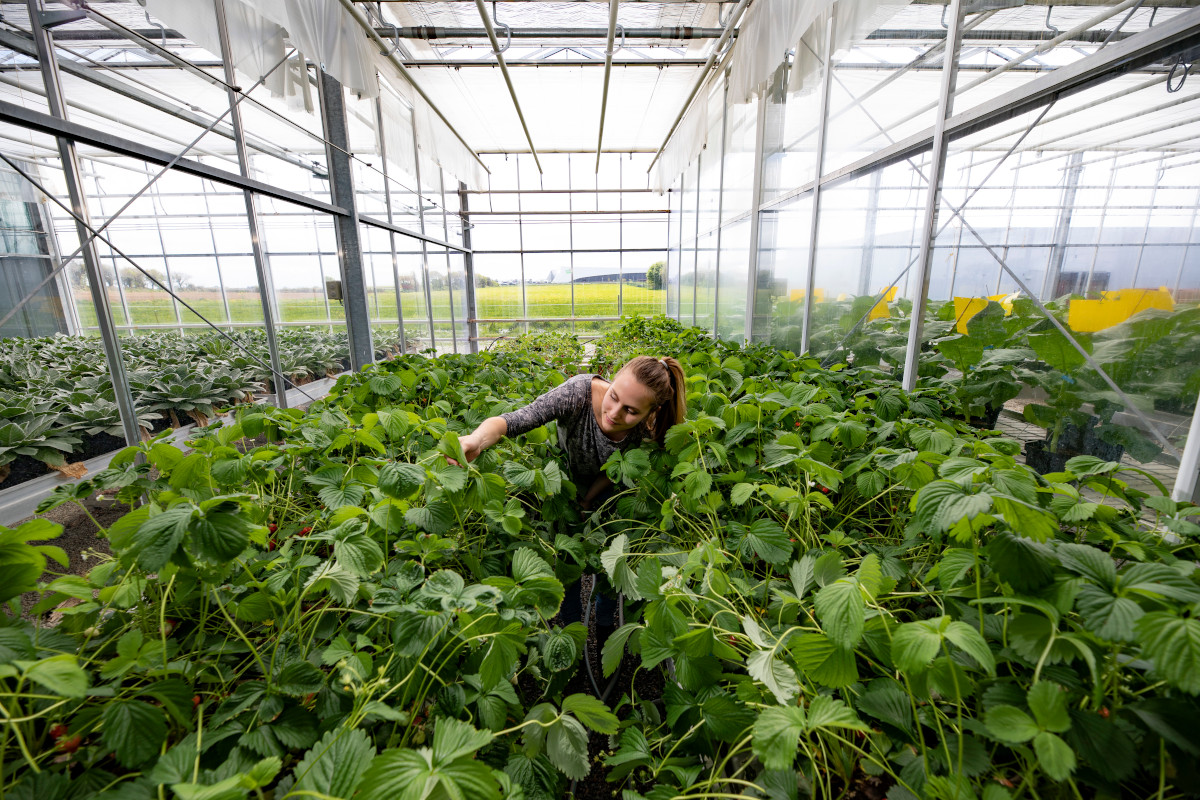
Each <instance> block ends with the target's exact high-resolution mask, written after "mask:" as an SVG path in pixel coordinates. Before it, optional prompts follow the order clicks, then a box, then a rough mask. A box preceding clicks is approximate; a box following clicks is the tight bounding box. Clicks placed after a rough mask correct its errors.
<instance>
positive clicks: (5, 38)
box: [0, 30, 312, 169]
mask: <svg viewBox="0 0 1200 800" xmlns="http://www.w3.org/2000/svg"><path fill="white" fill-rule="evenodd" d="M57 38H58V37H57V36H56V37H55V39H57ZM56 43H57V42H56ZM0 47H7V48H8V49H10V50H12V51H14V52H17V53H21V54H22V55H26V56H29V57H30V58H37V53H36V50H35V49H34V46H33V42H32V41H31V40H30V39H27V38H25V37H24V36H19V35H18V34H15V33H10V32H9V31H5V30H0ZM56 60H57V61H58V68H59V69H60V70H62V71H63V72H65V73H67V74H68V75H71V76H72V77H75V78H80V79H82V80H85V81H88V82H89V83H93V84H95V85H97V86H101V87H103V88H105V89H108V90H109V91H111V92H115V93H117V94H119V95H121V96H123V97H128V98H129V99H130V100H136V101H138V102H139V103H144V104H145V105H147V106H149V107H150V108H153V109H155V110H156V111H161V112H163V113H164V114H170V115H171V116H173V117H176V118H177V119H181V120H183V121H184V122H190V123H192V124H193V125H196V126H198V127H201V128H207V127H208V126H209V124H210V123H211V122H212V120H211V119H206V118H205V117H203V116H201V115H200V114H197V113H195V112H194V111H192V110H191V109H189V108H184V107H181V106H177V105H173V104H171V103H168V102H167V101H165V100H161V99H159V98H157V97H155V96H154V95H152V94H150V93H149V92H146V91H143V90H141V89H139V88H137V87H136V86H134V85H132V84H130V83H126V82H125V81H121V80H117V79H116V78H112V77H110V76H108V75H105V74H104V71H103V70H99V69H93V68H91V67H88V66H86V65H84V64H83V63H81V62H78V61H73V60H71V59H69V58H66V57H64V56H61V55H59V56H58V57H57V59H56ZM107 66H109V65H106V68H107ZM168 66H171V67H172V68H173V69H175V68H176V67H175V65H173V64H170V65H168ZM217 66H218V67H220V66H221V65H220V63H219V62H218V63H217ZM0 71H8V70H7V69H0ZM13 71H28V68H27V67H22V68H20V69H19V70H13ZM213 133H216V134H217V135H218V136H223V137H225V138H226V139H229V140H230V141H232V140H233V138H234V137H233V128H231V127H230V126H228V125H224V124H219V125H217V126H216V127H214V128H213ZM246 144H247V145H249V146H250V147H252V148H254V149H255V150H257V151H259V152H260V153H265V154H267V155H270V156H273V157H274V158H278V159H280V160H282V161H286V162H288V163H290V164H294V165H295V166H298V167H300V168H302V169H312V163H311V162H307V161H303V160H301V159H300V158H297V157H296V156H295V155H293V154H291V153H289V152H287V151H285V150H283V149H281V148H279V147H276V146H274V145H271V144H269V143H266V142H262V141H260V140H259V139H258V138H257V137H253V136H248V137H247V138H246Z"/></svg>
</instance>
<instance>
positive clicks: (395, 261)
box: [375, 97, 408, 353]
mask: <svg viewBox="0 0 1200 800" xmlns="http://www.w3.org/2000/svg"><path fill="white" fill-rule="evenodd" d="M375 130H376V132H377V135H378V137H379V167H380V169H381V171H382V172H383V204H384V206H385V207H386V208H387V221H388V225H395V224H396V221H395V218H394V217H393V213H392V180H391V178H390V177H389V176H388V160H387V142H386V141H385V137H384V135H383V102H382V101H381V100H380V99H379V97H376V98H375ZM388 249H389V250H390V251H391V253H392V283H393V284H394V286H393V289H395V292H396V325H397V326H399V331H398V333H399V336H400V352H401V353H407V352H408V342H407V341H406V340H405V338H404V303H403V300H402V296H401V294H400V257H399V256H397V255H396V232H395V231H388Z"/></svg>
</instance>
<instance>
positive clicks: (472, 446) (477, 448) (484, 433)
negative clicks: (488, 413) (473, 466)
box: [458, 417, 508, 461]
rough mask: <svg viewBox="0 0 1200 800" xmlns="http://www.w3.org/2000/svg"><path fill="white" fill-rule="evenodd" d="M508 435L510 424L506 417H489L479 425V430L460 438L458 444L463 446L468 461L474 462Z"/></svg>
mask: <svg viewBox="0 0 1200 800" xmlns="http://www.w3.org/2000/svg"><path fill="white" fill-rule="evenodd" d="M506 433H508V423H507V422H506V421H505V420H504V417H488V418H487V419H485V420H484V421H483V422H481V423H480V424H479V427H478V428H476V429H475V430H473V431H471V432H470V433H469V434H467V435H466V436H462V437H460V438H459V440H458V443H459V444H461V445H462V449H463V454H465V455H466V457H467V461H474V460H475V459H476V458H479V454H480V453H482V452H483V451H484V450H487V449H488V448H489V447H491V446H492V445H494V444H495V443H496V442H498V441H500V439H501V438H503V436H504V435H505V434H506Z"/></svg>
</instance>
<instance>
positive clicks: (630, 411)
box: [600, 372, 655, 434]
mask: <svg viewBox="0 0 1200 800" xmlns="http://www.w3.org/2000/svg"><path fill="white" fill-rule="evenodd" d="M654 407H655V403H654V395H653V394H651V393H650V390H649V389H648V388H647V387H645V386H643V385H642V384H641V383H639V382H638V380H637V378H635V377H633V375H632V374H630V373H628V372H622V373H620V374H619V375H617V377H616V378H614V379H613V382H612V383H611V384H609V386H608V390H607V391H606V392H605V393H604V400H603V401H601V403H600V430H602V431H604V432H605V433H607V434H612V433H624V432H625V431H628V430H631V429H633V428H636V427H637V426H638V425H640V424H641V422H642V421H643V420H644V419H646V417H648V416H649V415H650V412H651V411H653V410H654Z"/></svg>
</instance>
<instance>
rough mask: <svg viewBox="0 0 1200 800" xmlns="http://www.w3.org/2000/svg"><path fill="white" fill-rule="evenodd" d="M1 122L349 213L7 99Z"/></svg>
mask: <svg viewBox="0 0 1200 800" xmlns="http://www.w3.org/2000/svg"><path fill="white" fill-rule="evenodd" d="M0 122H5V123H8V124H10V125H16V126H17V127H19V128H27V129H29V130H31V131H36V132H37V133H44V134H47V135H49V136H57V137H60V138H63V139H70V140H71V141H73V142H75V143H76V144H81V145H87V146H89V147H96V148H99V149H101V150H106V151H108V152H110V153H115V154H117V155H120V156H128V157H130V158H136V159H139V160H141V161H147V162H149V163H151V164H158V165H160V166H163V165H166V164H171V163H174V164H175V166H174V167H172V169H176V170H178V171H180V172H184V173H187V174H189V175H195V176H196V177H198V178H204V179H206V180H210V181H214V182H216V183H220V184H224V185H225V186H233V187H235V188H238V189H249V190H250V191H252V192H254V193H256V194H261V195H263V196H264V197H273V198H275V199H276V200H282V201H284V202H285V203H294V204H295V205H298V206H301V207H303V208H308V209H311V210H313V211H321V212H324V213H326V214H337V215H341V216H345V215H346V214H348V213H349V212H348V211H346V209H344V208H342V207H341V206H335V205H333V204H331V203H326V202H324V201H321V200H317V199H315V198H312V197H308V196H306V195H303V194H300V193H298V192H292V191H289V190H287V189H282V188H280V187H278V186H273V185H271V184H268V183H263V182H262V181H257V180H254V179H253V178H244V177H242V176H241V175H238V174H237V173H235V172H229V171H228V170H223V169H220V168H218V167H214V166H212V165H210V164H205V163H202V162H199V161H193V160H191V159H189V158H181V159H178V160H177V159H176V154H175V153H169V152H167V151H166V150H159V149H158V148H156V147H149V146H147V145H144V144H142V143H141V142H135V141H133V140H131V139H125V138H122V137H120V136H114V135H112V134H111V133H106V132H104V131H100V130H96V129H95V128H89V127H88V126H86V125H80V124H79V123H77V122H71V121H70V120H63V119H58V118H56V117H53V116H51V115H50V114H46V113H43V112H41V111H34V110H33V109H29V108H24V107H23V106H19V105H17V104H15V103H9V102H7V101H3V100H0Z"/></svg>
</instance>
